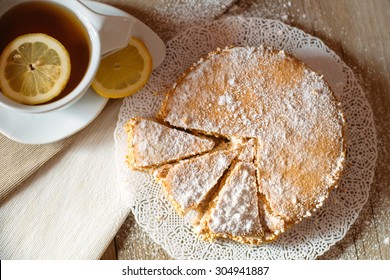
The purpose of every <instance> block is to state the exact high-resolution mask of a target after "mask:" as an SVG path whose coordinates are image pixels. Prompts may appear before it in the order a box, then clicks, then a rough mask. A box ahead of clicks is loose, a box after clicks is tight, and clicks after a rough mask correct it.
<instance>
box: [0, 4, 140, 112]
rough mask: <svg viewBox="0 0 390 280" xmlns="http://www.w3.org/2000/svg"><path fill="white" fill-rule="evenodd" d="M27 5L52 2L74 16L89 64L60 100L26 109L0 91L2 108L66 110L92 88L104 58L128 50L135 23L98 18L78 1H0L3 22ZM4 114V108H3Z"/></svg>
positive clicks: (46, 110)
mask: <svg viewBox="0 0 390 280" xmlns="http://www.w3.org/2000/svg"><path fill="white" fill-rule="evenodd" d="M26 2H45V3H47V2H49V3H54V4H56V5H60V6H61V7H62V8H65V9H68V10H69V11H70V12H71V13H73V14H74V15H75V16H76V17H77V19H78V20H79V21H80V23H81V25H82V26H84V28H85V30H86V31H87V32H86V33H87V36H88V40H89V63H88V66H87V68H86V72H85V74H84V76H83V78H82V79H81V81H80V82H79V83H78V84H77V86H75V87H74V89H73V90H72V91H71V92H70V93H68V94H67V95H65V96H64V97H62V98H61V99H59V100H56V101H53V102H51V103H46V104H42V105H24V104H21V103H18V102H16V101H13V100H11V99H10V98H8V97H7V96H5V95H4V94H3V93H2V92H1V91H0V106H3V107H6V108H8V109H11V110H15V111H19V112H24V113H44V112H49V111H53V110H58V109H63V108H66V107H68V106H70V105H72V104H74V103H75V102H76V101H78V100H79V99H80V98H81V97H82V96H83V95H84V94H85V92H86V91H87V89H88V88H89V87H90V85H91V83H92V81H93V79H94V77H95V74H96V72H97V70H98V68H99V64H100V60H101V58H102V56H104V55H107V54H109V53H111V52H113V51H116V50H119V49H121V48H124V47H125V46H127V44H128V42H129V40H130V38H131V35H132V33H133V26H134V19H133V18H130V17H119V16H107V15H102V14H98V13H96V12H94V11H92V10H90V9H89V8H87V7H86V6H85V5H84V4H83V3H82V2H80V1H77V0H66V1H63V0H50V1H47V0H46V1H42V0H5V1H0V19H1V17H2V16H4V15H5V14H6V13H7V11H9V10H10V9H12V8H14V7H16V6H17V5H20V4H22V3H26ZM0 110H1V108H0Z"/></svg>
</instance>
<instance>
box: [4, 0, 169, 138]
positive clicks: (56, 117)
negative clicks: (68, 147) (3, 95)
mask: <svg viewBox="0 0 390 280" xmlns="http://www.w3.org/2000/svg"><path fill="white" fill-rule="evenodd" d="M82 2H83V3H84V4H85V5H86V6H87V7H89V8H90V9H92V10H94V11H96V12H98V13H101V14H105V15H115V16H123V15H126V16H128V14H127V13H125V12H124V11H122V10H119V9H117V8H115V7H112V6H110V5H107V4H103V3H99V2H95V1H89V0H88V1H82ZM134 19H135V21H136V23H135V26H134V32H133V36H134V37H137V38H139V39H141V40H142V41H143V42H144V43H145V45H146V46H147V47H148V49H149V51H150V54H151V56H152V59H153V69H155V68H157V67H158V66H159V65H160V64H161V63H162V61H163V60H164V57H165V44H164V42H163V41H162V40H161V39H160V38H159V37H158V36H157V34H155V33H154V32H153V31H152V30H151V29H150V28H149V27H148V26H147V25H145V24H144V23H142V22H141V21H139V20H138V19H136V18H134ZM107 102H108V99H107V98H104V97H102V96H100V95H98V94H97V93H96V92H95V91H94V90H93V89H92V88H89V89H88V91H87V92H86V93H85V94H84V96H83V97H82V98H81V99H80V100H79V101H77V102H76V103H75V104H74V105H72V106H70V107H68V108H65V109H63V110H58V111H54V112H48V113H42V114H28V113H19V112H14V111H12V110H9V109H7V108H3V107H1V108H0V133H2V134H4V135H5V136H6V137H8V138H10V139H12V140H14V141H17V142H20V143H24V144H47V143H51V142H55V141H58V140H61V139H64V138H66V137H68V136H71V135H73V134H75V133H76V132H78V131H80V130H82V129H83V128H84V127H86V126H87V125H88V124H90V123H91V122H92V121H93V120H94V119H95V118H96V117H97V116H98V115H99V114H100V112H101V111H102V110H103V108H104V106H105V105H106V104H107Z"/></svg>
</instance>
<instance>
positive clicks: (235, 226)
mask: <svg viewBox="0 0 390 280" xmlns="http://www.w3.org/2000/svg"><path fill="white" fill-rule="evenodd" d="M213 203H214V205H211V208H210V209H209V212H208V213H206V214H205V215H204V216H203V218H202V220H201V222H200V226H199V228H200V231H199V233H200V234H201V235H202V236H203V237H204V239H206V240H209V241H212V240H214V239H216V238H218V237H223V238H230V239H233V240H235V241H238V242H241V243H252V244H253V243H255V244H257V243H260V242H261V241H262V237H263V236H264V231H263V229H262V226H261V223H260V217H259V206H258V196H257V186H256V172H255V168H254V167H253V165H252V164H249V163H245V162H237V164H236V165H235V167H234V168H233V169H232V170H231V171H230V174H228V177H227V178H226V181H225V182H224V184H223V185H222V189H221V190H220V192H219V194H218V195H217V196H216V198H215V199H214V201H213Z"/></svg>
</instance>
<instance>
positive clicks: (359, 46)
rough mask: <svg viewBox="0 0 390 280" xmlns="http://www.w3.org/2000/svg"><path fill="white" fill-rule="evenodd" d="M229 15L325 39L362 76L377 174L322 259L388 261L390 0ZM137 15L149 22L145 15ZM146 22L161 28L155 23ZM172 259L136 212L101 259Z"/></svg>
mask: <svg viewBox="0 0 390 280" xmlns="http://www.w3.org/2000/svg"><path fill="white" fill-rule="evenodd" d="M131 12H132V13H133V14H134V13H135V12H136V11H131ZM224 14H228V15H244V16H259V17H264V18H271V19H278V20H281V21H283V22H285V23H287V24H290V25H292V26H295V27H298V28H300V29H302V30H304V31H305V32H307V33H310V34H312V35H314V36H316V37H319V38H320V39H322V40H323V41H324V42H325V43H326V44H327V45H328V46H329V47H330V48H331V49H333V50H334V51H335V52H336V53H337V54H338V55H339V56H340V57H341V58H342V59H343V60H344V61H345V62H346V63H347V65H349V66H350V67H351V68H352V69H353V70H354V72H355V74H356V75H357V76H358V77H359V79H360V83H361V85H362V86H363V88H364V90H365V92H366V95H367V99H368V101H369V103H370V104H371V106H372V109H373V112H374V119H375V125H376V129H377V135H378V160H377V168H376V174H375V177H374V181H373V184H372V186H371V191H370V197H369V200H368V202H367V203H366V205H365V206H364V208H363V210H362V212H361V214H360V216H359V218H358V219H357V221H356V223H355V224H354V225H353V227H352V228H351V229H350V230H349V232H348V233H347V235H346V236H345V238H344V239H343V240H342V241H340V242H338V243H337V244H336V245H335V246H333V247H332V248H331V249H330V250H329V251H328V252H326V253H325V254H324V255H322V256H320V257H319V259H385V260H389V259H390V244H389V239H390V164H389V163H390V32H389V26H390V1H389V0H373V1H368V0H327V1H320V0H306V1H303V0H299V1H298V0H297V1H294V0H291V1H282V0H279V1H271V0H257V1H249V0H239V1H236V2H235V3H234V5H232V6H230V7H228V8H227V9H226V11H225V12H224ZM134 15H135V16H137V17H139V18H140V19H141V20H144V19H143V15H142V13H140V14H138V15H137V14H134ZM222 15H223V14H221V16H222ZM217 18H218V17H217ZM147 24H149V26H150V27H151V28H152V29H154V30H157V29H158V26H156V24H155V23H153V22H152V21H151V22H147ZM169 258H170V257H169V255H167V254H166V253H165V252H164V250H163V249H161V248H160V246H158V245H156V244H154V243H153V241H151V240H150V239H149V237H148V236H147V235H146V234H145V233H144V232H143V231H142V229H140V228H139V227H138V225H137V224H136V223H135V221H134V219H133V216H132V215H131V214H130V215H129V217H128V218H127V220H126V222H125V223H124V224H123V226H122V227H121V229H120V230H119V232H118V234H117V235H116V237H115V238H114V240H113V241H112V243H111V244H110V246H109V247H108V248H107V250H106V252H105V253H104V255H103V256H102V259H169Z"/></svg>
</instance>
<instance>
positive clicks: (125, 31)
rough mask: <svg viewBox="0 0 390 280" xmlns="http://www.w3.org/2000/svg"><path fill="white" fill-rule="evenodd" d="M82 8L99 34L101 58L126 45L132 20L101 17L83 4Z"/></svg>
mask: <svg viewBox="0 0 390 280" xmlns="http://www.w3.org/2000/svg"><path fill="white" fill-rule="evenodd" d="M80 3H81V2H80ZM81 4H82V3H81ZM82 6H83V7H84V8H85V11H83V12H85V13H86V15H87V17H88V18H89V20H90V22H91V23H92V25H93V26H94V28H95V30H96V32H97V33H98V34H99V38H100V44H101V55H102V56H107V55H109V54H110V53H112V52H115V51H117V50H119V49H122V48H124V47H126V46H127V45H128V43H129V41H130V39H131V35H132V34H133V28H134V25H135V20H134V19H133V18H130V17H125V16H110V15H103V14H99V13H96V12H94V11H92V10H91V9H89V8H88V7H87V6H85V5H84V4H82Z"/></svg>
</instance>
